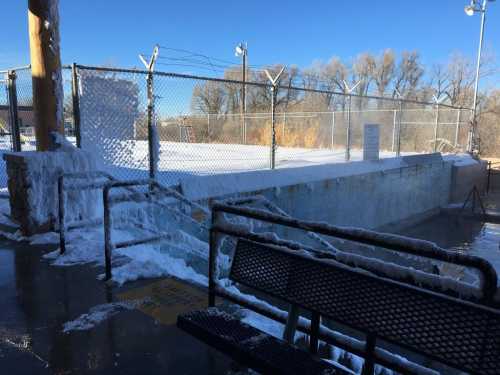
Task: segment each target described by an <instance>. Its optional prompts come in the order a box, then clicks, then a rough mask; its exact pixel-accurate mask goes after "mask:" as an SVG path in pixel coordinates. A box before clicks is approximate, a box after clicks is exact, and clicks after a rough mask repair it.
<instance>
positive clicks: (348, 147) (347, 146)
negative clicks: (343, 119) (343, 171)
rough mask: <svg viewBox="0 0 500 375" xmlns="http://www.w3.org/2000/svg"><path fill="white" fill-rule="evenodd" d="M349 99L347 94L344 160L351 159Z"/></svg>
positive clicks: (349, 96)
mask: <svg viewBox="0 0 500 375" xmlns="http://www.w3.org/2000/svg"><path fill="white" fill-rule="evenodd" d="M351 99H352V96H351V95H350V94H349V95H348V96H347V132H346V134H347V135H346V144H345V161H349V160H351Z"/></svg>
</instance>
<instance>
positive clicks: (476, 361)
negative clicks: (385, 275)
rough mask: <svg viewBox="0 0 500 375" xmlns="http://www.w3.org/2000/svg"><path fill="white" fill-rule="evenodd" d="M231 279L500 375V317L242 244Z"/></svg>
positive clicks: (487, 310)
mask: <svg viewBox="0 0 500 375" xmlns="http://www.w3.org/2000/svg"><path fill="white" fill-rule="evenodd" d="M230 278H231V279H232V280H234V281H236V282H239V283H241V284H243V285H246V286H249V287H251V288H254V289H256V290H259V291H261V292H264V293H266V294H269V295H271V296H274V297H277V298H279V299H281V300H284V301H286V302H289V303H292V304H295V305H298V306H300V307H302V308H304V309H306V310H309V311H314V312H317V313H319V314H321V315H323V316H325V317H328V318H331V319H333V320H335V321H338V322H340V323H342V324H345V325H347V326H350V327H353V328H355V329H358V330H361V331H363V332H366V333H370V334H373V335H375V336H376V337H377V338H380V339H383V340H386V341H388V342H392V343H394V344H397V345H399V346H402V347H406V348H408V349H411V350H413V351H415V352H418V353H421V354H424V355H426V356H427V357H429V358H433V359H436V360H438V361H440V362H442V363H445V364H448V365H450V366H452V367H456V368H459V369H465V370H467V371H470V372H475V373H481V374H498V373H499V372H500V311H498V310H494V309H491V308H487V307H484V306H481V305H476V304H472V303H470V302H466V301H461V300H459V299H455V298H452V297H449V296H446V295H444V294H443V295H441V294H437V293H434V292H431V291H428V290H425V289H419V288H416V287H414V286H411V285H406V284H402V283H398V282H395V281H392V280H387V279H382V278H378V277H376V276H372V275H369V274H366V273H363V272H360V271H358V270H356V269H353V268H348V267H345V266H343V265H339V264H337V263H334V262H330V261H324V260H318V259H314V258H312V257H310V256H308V255H303V254H300V253H299V252H293V251H291V250H290V251H289V250H284V249H280V248H277V247H275V246H272V245H264V244H261V243H256V242H252V241H248V240H244V239H241V238H240V239H239V240H238V243H237V246H236V249H235V254H234V258H233V263H232V267H231V272H230Z"/></svg>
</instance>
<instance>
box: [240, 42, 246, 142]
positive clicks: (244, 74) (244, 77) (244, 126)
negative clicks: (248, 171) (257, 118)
mask: <svg viewBox="0 0 500 375" xmlns="http://www.w3.org/2000/svg"><path fill="white" fill-rule="evenodd" d="M246 71H247V49H246V47H245V48H244V49H243V72H242V78H243V90H242V95H241V97H242V98H241V100H242V103H241V104H242V109H243V111H242V112H243V144H246V143H247V119H246V115H247V100H246V94H247V87H246V76H247V74H246Z"/></svg>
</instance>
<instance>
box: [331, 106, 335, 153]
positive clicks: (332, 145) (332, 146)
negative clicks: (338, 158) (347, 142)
mask: <svg viewBox="0 0 500 375" xmlns="http://www.w3.org/2000/svg"><path fill="white" fill-rule="evenodd" d="M334 133H335V111H332V134H331V136H332V140H331V149H332V150H333V148H334V145H335V143H334V138H333V136H334Z"/></svg>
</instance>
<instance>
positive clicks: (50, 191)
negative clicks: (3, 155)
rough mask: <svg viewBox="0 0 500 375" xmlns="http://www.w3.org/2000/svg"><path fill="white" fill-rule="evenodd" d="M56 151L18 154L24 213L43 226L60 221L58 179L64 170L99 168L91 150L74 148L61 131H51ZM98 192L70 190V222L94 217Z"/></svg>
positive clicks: (79, 170)
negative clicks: (21, 176)
mask: <svg viewBox="0 0 500 375" xmlns="http://www.w3.org/2000/svg"><path fill="white" fill-rule="evenodd" d="M51 136H52V137H53V140H54V144H55V145H56V146H57V147H58V148H57V149H56V151H47V152H29V151H28V152H20V153H15V154H13V156H15V157H16V158H18V159H21V160H22V163H23V168H24V181H23V185H25V189H26V191H25V192H24V193H23V194H17V196H18V198H16V199H24V200H25V202H24V203H23V205H24V206H25V207H26V211H25V212H23V214H24V215H29V220H30V222H33V223H34V224H35V225H37V224H39V225H42V224H44V223H47V222H50V221H52V222H57V218H58V193H57V192H58V189H57V181H58V178H59V176H60V175H61V174H62V173H74V172H86V171H88V172H90V171H94V170H95V169H96V164H97V160H96V158H95V157H94V155H92V154H91V153H89V152H87V151H84V150H80V149H77V148H75V147H74V146H73V145H71V144H70V143H69V142H67V141H66V140H65V139H64V137H63V136H62V135H60V134H58V133H53V134H51ZM96 194H97V192H96V191H89V190H85V191H72V192H69V193H67V199H66V201H67V205H66V214H67V217H68V221H71V220H78V219H82V218H87V219H88V218H92V217H94V216H95V212H96V208H97V206H98V205H97V203H98V202H99V198H98V196H96Z"/></svg>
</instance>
